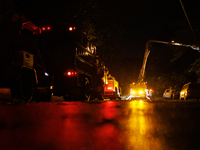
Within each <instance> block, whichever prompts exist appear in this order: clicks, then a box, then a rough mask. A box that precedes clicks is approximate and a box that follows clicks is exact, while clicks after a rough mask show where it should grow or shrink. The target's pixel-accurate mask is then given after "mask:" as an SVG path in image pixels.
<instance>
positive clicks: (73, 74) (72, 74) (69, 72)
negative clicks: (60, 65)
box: [64, 71, 77, 76]
mask: <svg viewBox="0 0 200 150" xmlns="http://www.w3.org/2000/svg"><path fill="white" fill-rule="evenodd" d="M64 75H66V76H76V75H77V72H76V71H66V72H65V73H64Z"/></svg>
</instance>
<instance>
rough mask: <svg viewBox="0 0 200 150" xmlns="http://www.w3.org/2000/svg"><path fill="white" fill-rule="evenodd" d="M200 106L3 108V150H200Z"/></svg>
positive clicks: (133, 103) (144, 103)
mask: <svg viewBox="0 0 200 150" xmlns="http://www.w3.org/2000/svg"><path fill="white" fill-rule="evenodd" d="M199 139H200V102H199V101H192V100H191V101H180V100H156V101H155V100H154V101H153V100H129V101H127V100H121V101H96V102H49V103H28V104H25V105H12V104H11V105H5V104H0V149H2V150H28V149H31V150H36V149H37V150H46V149H48V150H102V149H103V150H192V149H194V150H197V149H200V142H199Z"/></svg>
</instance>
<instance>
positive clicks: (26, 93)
mask: <svg viewBox="0 0 200 150" xmlns="http://www.w3.org/2000/svg"><path fill="white" fill-rule="evenodd" d="M33 93H34V83H33V81H32V80H29V79H27V78H21V79H20V80H18V81H16V82H14V83H13V86H12V87H11V95H12V97H13V98H17V99H23V100H24V101H25V102H27V103H28V102H30V101H31V100H32V98H33Z"/></svg>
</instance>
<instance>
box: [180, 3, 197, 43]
mask: <svg viewBox="0 0 200 150" xmlns="http://www.w3.org/2000/svg"><path fill="white" fill-rule="evenodd" d="M179 1H180V3H181V6H182V8H183V12H184V14H185V17H186V19H187V21H188V24H189V26H190V29H191V30H192V33H193V35H194V37H195V39H196V40H197V38H196V36H195V33H194V30H193V28H192V26H191V24H190V21H189V18H188V16H187V14H186V11H185V8H184V6H183V3H182V1H181V0H179Z"/></svg>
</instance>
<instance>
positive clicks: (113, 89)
mask: <svg viewBox="0 0 200 150" xmlns="http://www.w3.org/2000/svg"><path fill="white" fill-rule="evenodd" d="M120 96H121V89H120V87H119V83H118V82H117V81H116V80H115V78H114V77H113V76H111V75H110V74H109V75H108V76H107V84H106V85H105V86H104V98H109V99H110V100H113V99H121V98H120Z"/></svg>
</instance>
